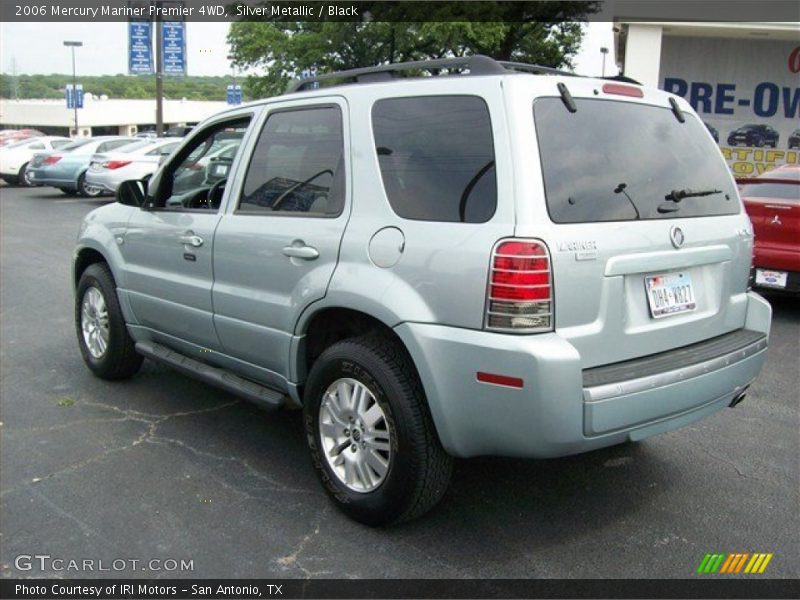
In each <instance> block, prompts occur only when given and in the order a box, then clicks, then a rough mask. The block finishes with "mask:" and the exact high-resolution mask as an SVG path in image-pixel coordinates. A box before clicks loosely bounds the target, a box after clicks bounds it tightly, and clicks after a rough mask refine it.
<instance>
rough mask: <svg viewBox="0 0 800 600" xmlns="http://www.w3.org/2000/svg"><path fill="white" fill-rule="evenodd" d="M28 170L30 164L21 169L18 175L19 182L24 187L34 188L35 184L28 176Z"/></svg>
mask: <svg viewBox="0 0 800 600" xmlns="http://www.w3.org/2000/svg"><path fill="white" fill-rule="evenodd" d="M27 169H28V163H25V164H24V165H22V166H21V167H20V168H19V174H18V175H17V182H18V184H19V185H20V186H22V187H33V182H32V181H31V180H30V179H29V178H28V174H27V173H26V171H27Z"/></svg>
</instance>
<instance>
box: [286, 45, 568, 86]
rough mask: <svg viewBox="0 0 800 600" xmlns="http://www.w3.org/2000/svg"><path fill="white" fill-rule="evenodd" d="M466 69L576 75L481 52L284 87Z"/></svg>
mask: <svg viewBox="0 0 800 600" xmlns="http://www.w3.org/2000/svg"><path fill="white" fill-rule="evenodd" d="M458 68H461V69H468V70H469V75H502V74H504V73H508V72H509V71H524V72H527V73H536V74H538V75H568V76H572V77H577V75H575V74H574V73H570V72H568V71H560V70H559V69H554V68H552V67H543V66H541V65H529V64H527V63H519V62H509V61H498V60H495V59H493V58H490V57H488V56H484V55H482V54H475V55H472V56H460V57H456V58H439V59H434V60H416V61H411V62H401V63H391V64H388V65H379V66H377V67H364V68H361V69H348V70H346V71H336V72H335V73H325V74H323V75H315V76H314V77H307V78H305V79H294V80H293V81H292V82H291V83H290V84H289V86H288V87H287V88H286V91H285V92H284V93H285V94H291V93H294V92H301V91H303V90H305V89H308V87H309V86H311V85H313V84H315V83H317V82H320V81H334V80H339V81H340V83H337V84H334V85H341V84H346V83H372V82H375V81H387V80H390V79H392V78H394V74H395V73H399V72H401V71H413V70H422V71H436V70H440V69H458Z"/></svg>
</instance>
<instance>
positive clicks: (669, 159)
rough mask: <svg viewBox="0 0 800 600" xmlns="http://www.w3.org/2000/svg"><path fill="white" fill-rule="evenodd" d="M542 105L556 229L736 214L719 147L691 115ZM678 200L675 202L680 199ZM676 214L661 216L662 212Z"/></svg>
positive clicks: (584, 103) (540, 126) (623, 106)
mask: <svg viewBox="0 0 800 600" xmlns="http://www.w3.org/2000/svg"><path fill="white" fill-rule="evenodd" d="M575 105H576V106H577V111H576V112H575V113H571V112H569V111H568V110H567V109H566V108H565V107H564V104H563V102H562V101H561V99H560V98H540V99H538V100H536V102H534V111H533V112H534V120H535V123H536V134H537V138H538V140H539V149H540V155H541V162H542V171H543V174H544V184H545V195H546V200H547V208H548V212H549V213H550V218H551V219H552V220H553V221H554V222H556V223H587V222H595V221H632V220H637V219H665V218H681V217H703V216H710V215H729V214H736V213H738V212H739V210H740V207H739V200H738V198H737V196H736V190H735V188H734V185H733V181H732V179H731V176H730V173H729V172H728V169H727V166H726V165H725V161H724V160H723V158H722V156H721V154H720V151H719V149H718V148H717V146H716V145H715V144H714V142H713V140H712V139H711V138H710V136H709V135H708V133H707V132H706V130H705V127H704V125H703V123H702V122H701V121H700V120H699V119H697V118H696V117H695V116H694V115H691V114H689V113H686V122H685V123H680V122H679V121H678V120H677V119H676V118H675V115H674V114H673V113H672V111H671V110H670V109H669V108H661V107H657V106H650V105H646V104H637V103H633V102H618V101H610V100H594V99H576V100H575ZM676 197H677V198H678V200H675V198H676ZM665 202H666V204H667V205H669V208H671V210H669V211H667V212H660V211H659V206H661V207H662V209H663V205H664V204H665Z"/></svg>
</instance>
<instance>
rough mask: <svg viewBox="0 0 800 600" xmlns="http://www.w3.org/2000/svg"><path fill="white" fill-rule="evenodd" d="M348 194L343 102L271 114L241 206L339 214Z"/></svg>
mask: <svg viewBox="0 0 800 600" xmlns="http://www.w3.org/2000/svg"><path fill="white" fill-rule="evenodd" d="M344 197H345V171H344V138H343V135H342V113H341V110H340V109H339V107H338V106H324V107H322V106H321V107H315V108H304V109H297V110H285V111H278V112H274V113H272V114H271V115H269V117H268V118H267V122H266V123H265V124H264V129H263V130H262V131H261V135H260V136H259V139H258V143H257V144H256V147H255V150H254V152H253V157H252V159H251V160H250V165H249V167H248V169H247V176H246V178H245V182H244V188H243V189H242V196H241V198H240V201H239V210H240V211H243V212H256V213H274V212H276V211H280V212H281V213H283V214H292V213H299V214H302V215H309V216H312V215H313V216H336V215H339V214H341V212H342V208H343V207H344Z"/></svg>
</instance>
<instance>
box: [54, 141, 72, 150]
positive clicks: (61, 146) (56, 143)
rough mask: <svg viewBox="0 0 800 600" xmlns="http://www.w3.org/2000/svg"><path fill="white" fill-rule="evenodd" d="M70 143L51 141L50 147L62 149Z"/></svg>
mask: <svg viewBox="0 0 800 600" xmlns="http://www.w3.org/2000/svg"><path fill="white" fill-rule="evenodd" d="M70 143H72V142H71V141H70V140H53V142H52V144H51V145H52V146H53V148H63V147H64V146H66V145H67V144H70Z"/></svg>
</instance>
